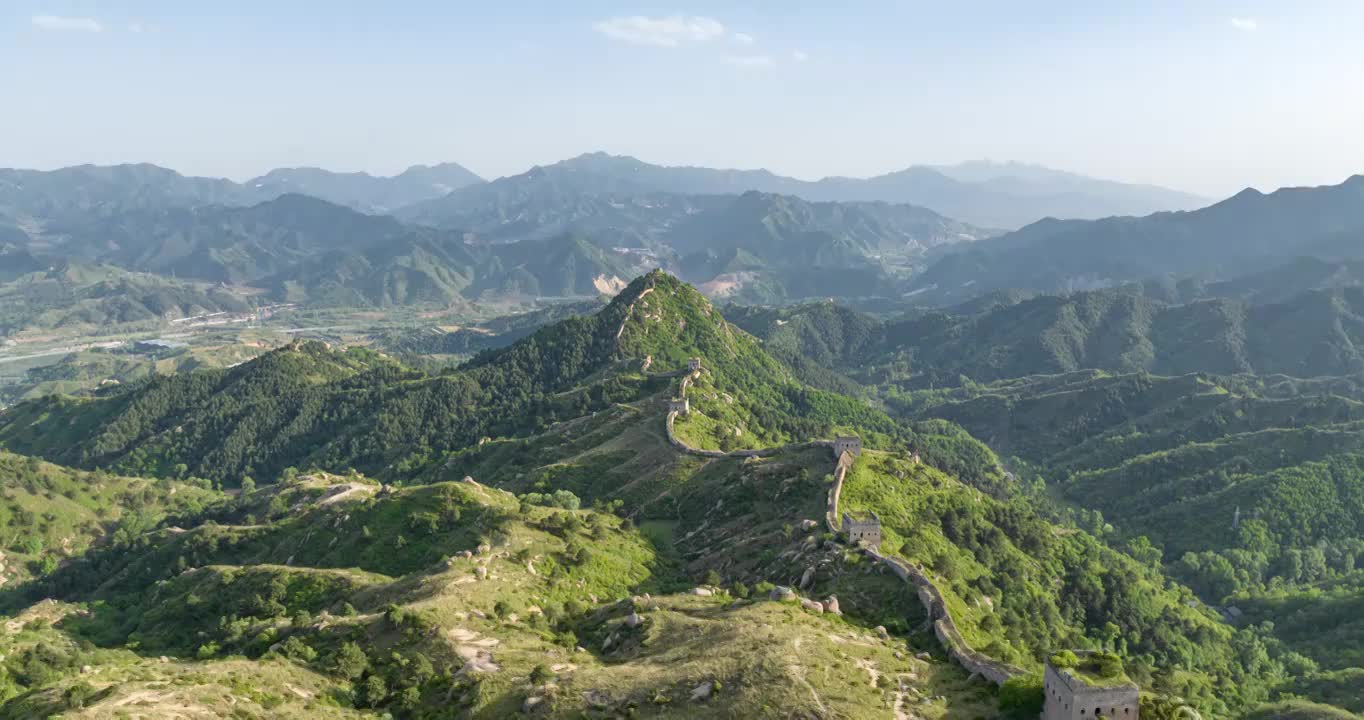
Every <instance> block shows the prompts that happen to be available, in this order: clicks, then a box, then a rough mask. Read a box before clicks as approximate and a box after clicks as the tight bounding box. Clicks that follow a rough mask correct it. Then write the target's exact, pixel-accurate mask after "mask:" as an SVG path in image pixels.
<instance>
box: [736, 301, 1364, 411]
mask: <svg viewBox="0 0 1364 720" xmlns="http://www.w3.org/2000/svg"><path fill="white" fill-rule="evenodd" d="M1218 289H1221V286H1218ZM1172 292H1173V293H1175V297H1174V298H1173V299H1171V293H1172ZM1191 292H1202V291H1191ZM736 322H739V323H740V324H741V325H743V326H745V327H748V328H750V329H751V330H752V331H753V332H755V333H758V334H759V335H762V336H763V337H764V338H766V340H767V342H768V344H769V345H770V346H773V347H776V348H781V350H780V352H782V353H784V355H785V357H788V358H795V357H797V356H804V357H808V358H811V359H813V360H815V361H816V362H817V363H819V364H822V365H825V366H828V367H832V368H837V369H842V370H845V371H847V372H848V373H850V374H851V375H852V376H854V377H855V378H856V379H858V380H860V381H862V382H864V383H869V384H893V385H897V386H900V387H905V388H925V387H944V386H949V387H950V386H957V385H960V384H962V383H963V382H964V380H966V379H969V380H971V381H975V382H991V381H995V380H1000V379H1004V378H1013V377H1021V376H1026V375H1036V374H1054V373H1064V372H1071V371H1074V370H1080V369H1086V368H1094V369H1102V370H1107V371H1112V372H1134V371H1149V372H1152V373H1157V374H1162V375H1178V374H1184V373H1193V372H1208V373H1259V374H1282V375H1289V376H1294V377H1300V378H1309V377H1316V376H1322V375H1348V374H1354V373H1359V372H1361V371H1364V354H1361V353H1360V351H1359V350H1358V348H1359V347H1360V346H1361V345H1362V344H1364V288H1362V287H1361V286H1358V285H1353V286H1347V287H1340V288H1334V289H1323V290H1312V291H1307V292H1303V293H1300V294H1297V295H1294V296H1293V297H1291V298H1288V299H1286V300H1283V301H1280V302H1273V303H1266V304H1256V303H1252V302H1248V301H1245V300H1232V299H1226V298H1216V297H1208V298H1202V299H1194V300H1191V301H1187V302H1182V301H1181V299H1180V298H1179V297H1178V292H1177V291H1176V290H1173V289H1170V288H1165V287H1163V286H1159V285H1155V286H1151V285H1132V286H1125V287H1120V288H1114V289H1111V290H1095V291H1089V292H1080V293H1072V294H1066V295H1040V296H1036V297H1031V298H1026V299H1020V300H1013V299H1003V300H1002V301H1000V302H989V301H983V302H979V303H972V304H970V305H966V306H962V307H960V308H956V309H953V310H943V311H920V312H916V313H912V314H909V315H906V316H904V317H902V318H899V319H891V320H887V321H883V322H877V321H875V320H874V319H872V318H870V317H867V316H864V315H859V314H857V313H853V312H851V311H849V310H846V309H843V308H839V307H835V306H832V305H829V304H820V305H809V306H804V307H799V308H794V309H786V310H769V311H757V310H748V311H741V314H739V315H737V316H736ZM797 362H798V361H797Z"/></svg>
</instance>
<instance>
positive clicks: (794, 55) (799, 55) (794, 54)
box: [791, 50, 810, 62]
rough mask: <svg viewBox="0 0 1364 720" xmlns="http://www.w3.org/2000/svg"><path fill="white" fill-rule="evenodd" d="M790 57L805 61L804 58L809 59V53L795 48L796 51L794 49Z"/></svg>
mask: <svg viewBox="0 0 1364 720" xmlns="http://www.w3.org/2000/svg"><path fill="white" fill-rule="evenodd" d="M791 59H792V60H795V61H796V62H805V61H806V60H809V59H810V56H809V55H806V54H805V53H803V52H801V51H800V50H796V51H794V52H792V53H791Z"/></svg>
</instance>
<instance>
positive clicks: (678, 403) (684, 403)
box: [668, 398, 691, 415]
mask: <svg viewBox="0 0 1364 720" xmlns="http://www.w3.org/2000/svg"><path fill="white" fill-rule="evenodd" d="M668 412H675V413H677V414H678V415H686V414H687V413H689V412H691V401H690V400H687V399H686V398H680V399H679V398H673V399H672V400H669V401H668Z"/></svg>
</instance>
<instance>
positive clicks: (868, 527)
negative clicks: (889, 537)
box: [843, 511, 881, 550]
mask: <svg viewBox="0 0 1364 720" xmlns="http://www.w3.org/2000/svg"><path fill="white" fill-rule="evenodd" d="M843 533H844V534H846V535H847V536H848V542H850V543H852V544H853V545H866V546H867V547H869V548H872V549H873V550H875V549H876V548H878V547H881V518H880V516H878V515H877V514H876V513H874V512H871V511H867V512H865V513H846V512H845V513H843Z"/></svg>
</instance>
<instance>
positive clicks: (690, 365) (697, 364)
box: [687, 357, 701, 372]
mask: <svg viewBox="0 0 1364 720" xmlns="http://www.w3.org/2000/svg"><path fill="white" fill-rule="evenodd" d="M687 369H688V370H690V371H691V372H696V371H697V370H700V369H701V358H699V357H694V358H687Z"/></svg>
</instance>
